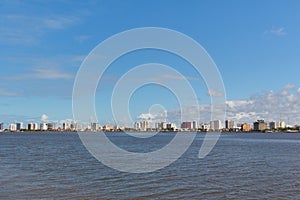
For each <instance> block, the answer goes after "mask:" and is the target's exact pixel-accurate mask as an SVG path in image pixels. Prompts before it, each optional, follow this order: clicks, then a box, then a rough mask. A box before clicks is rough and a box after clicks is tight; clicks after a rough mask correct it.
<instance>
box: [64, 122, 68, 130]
mask: <svg viewBox="0 0 300 200" xmlns="http://www.w3.org/2000/svg"><path fill="white" fill-rule="evenodd" d="M62 129H63V130H64V131H65V130H68V129H69V124H68V123H67V122H63V124H62Z"/></svg>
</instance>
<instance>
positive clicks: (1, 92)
mask: <svg viewBox="0 0 300 200" xmlns="http://www.w3.org/2000/svg"><path fill="white" fill-rule="evenodd" d="M0 96H5V97H15V96H18V93H17V92H14V91H10V90H8V89H4V88H0Z"/></svg>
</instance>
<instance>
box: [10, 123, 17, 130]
mask: <svg viewBox="0 0 300 200" xmlns="http://www.w3.org/2000/svg"><path fill="white" fill-rule="evenodd" d="M8 130H10V131H16V130H17V125H16V124H10V125H9V126H8Z"/></svg>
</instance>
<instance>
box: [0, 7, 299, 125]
mask: <svg viewBox="0 0 300 200" xmlns="http://www.w3.org/2000/svg"><path fill="white" fill-rule="evenodd" d="M0 5H1V6H0V11H1V18H0V24H1V27H2V30H1V32H0V51H1V57H0V59H1V69H2V72H1V75H0V79H1V83H0V84H1V85H0V96H1V99H0V110H1V113H0V122H4V123H13V122H14V120H16V121H15V122H17V121H23V122H24V123H27V122H30V121H38V120H39V121H43V120H49V121H60V119H62V121H70V120H72V118H73V117H72V100H71V96H72V89H73V83H74V80H75V76H76V73H77V71H78V69H79V67H80V65H81V63H82V61H83V60H84V58H85V57H86V56H87V55H88V53H89V52H90V51H91V50H92V49H93V48H94V47H95V46H96V45H98V44H99V43H100V42H102V41H103V40H105V39H106V38H108V37H110V36H112V35H114V34H116V33H119V32H121V31H125V30H128V29H131V28H138V27H147V26H157V27H165V28H170V29H174V30H177V31H180V32H182V33H184V34H186V35H188V36H190V37H192V38H193V39H194V40H196V41H197V42H198V43H200V44H201V45H202V46H203V47H204V48H205V49H206V50H207V52H208V53H209V54H210V56H211V57H212V59H213V60H214V61H215V62H216V64H217V66H218V68H219V70H220V73H221V76H222V78H223V81H224V85H225V88H226V94H218V93H216V92H214V91H207V88H206V86H205V83H204V82H203V80H202V77H201V76H200V75H199V74H196V73H195V71H193V70H192V69H190V68H191V66H190V65H189V64H188V63H186V62H184V61H183V60H181V59H178V58H175V57H174V56H173V55H169V54H166V53H163V52H157V51H143V52H135V53H132V54H129V55H126V56H125V57H122V58H120V59H119V60H118V61H117V62H115V63H113V64H112V67H111V68H110V69H109V70H108V71H107V74H106V75H105V76H104V77H103V80H102V81H101V82H100V85H99V87H98V90H97V94H96V100H97V101H96V108H97V112H98V113H97V114H98V120H99V123H100V124H107V123H110V124H113V117H112V114H111V111H110V107H109V105H110V94H111V91H112V88H113V86H114V84H115V83H116V81H117V79H118V78H120V77H121V76H122V74H124V73H126V71H127V70H129V69H131V68H132V67H134V66H137V65H139V64H143V63H149V62H158V63H165V64H168V65H170V66H172V67H174V68H175V69H177V70H180V72H181V73H182V74H183V75H184V76H185V77H187V79H188V80H189V82H190V83H191V85H192V86H193V88H194V89H195V90H196V91H197V97H198V99H199V106H200V111H201V112H200V115H201V116H200V119H195V120H197V121H209V120H208V119H209V110H210V107H209V103H210V97H211V96H218V95H226V99H227V118H228V119H232V120H234V121H236V122H238V121H241V122H247V123H251V122H253V121H255V120H257V119H269V120H270V121H280V120H282V121H286V122H288V121H290V124H299V123H300V89H299V88H300V83H299V74H300V67H299V66H300V58H299V56H298V54H299V46H300V45H299V41H300V38H299V37H300V27H299V26H298V25H297V24H298V19H299V18H300V13H299V12H298V10H299V8H300V2H298V1H289V3H286V2H283V1H282V2H281V1H257V2H256V3H254V2H240V1H232V2H222V1H220V2H218V3H217V4H216V2H209V1H191V2H190V3H189V4H185V3H183V2H176V1H164V2H160V1H151V2H143V3H142V2H139V1H130V2H129V3H128V2H119V1H101V2H100V1H85V2H73V1H63V2H59V1H58V2H52V1H43V2H39V3H37V2H35V1H24V2H20V1H3V2H1V3H0ZM133 5H138V6H133ZM257 5H259V6H257ZM212 10H213V11H214V12H211V11H212ZM153 13H155V14H153ZM106 19H110V20H106ZM220 19H222V20H220ZM140 78H143V75H141V77H140ZM158 78H164V79H170V80H177V81H178V83H180V81H181V80H180V77H175V76H171V75H170V74H161V77H158ZM133 81H134V80H133ZM153 96H155V98H154V99H153V98H152V97H153ZM154 104H160V105H162V106H163V108H164V109H165V110H163V112H159V113H151V111H150V110H149V108H150V107H151V105H154ZM192 106H195V105H191V107H185V108H184V109H186V110H188V113H189V114H190V118H191V119H187V120H194V118H195V117H194V116H195V113H194V109H193V107H192ZM130 108H131V110H130V112H131V115H132V118H133V121H138V120H145V119H148V118H151V119H153V120H160V119H161V118H166V120H167V121H175V122H177V123H178V122H179V120H178V119H179V117H178V115H179V114H178V113H179V108H178V102H177V101H176V98H175V97H174V95H173V94H172V93H171V92H170V91H167V90H166V89H164V88H158V87H155V86H152V87H151V86H146V87H143V88H141V89H140V90H138V91H137V92H136V93H135V94H134V96H133V98H132V101H131V102H130ZM165 111H167V113H168V116H164V115H163V114H161V113H164V112H165ZM126 124H132V122H129V121H124V124H122V125H126Z"/></svg>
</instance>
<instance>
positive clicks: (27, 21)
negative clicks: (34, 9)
mask: <svg viewBox="0 0 300 200" xmlns="http://www.w3.org/2000/svg"><path fill="white" fill-rule="evenodd" d="M79 21H80V20H79V18H77V17H75V16H63V15H53V16H28V15H15V14H6V15H0V26H1V31H0V43H2V44H25V45H28V44H36V43H38V42H39V40H40V39H41V37H42V36H43V35H44V34H45V33H47V31H49V30H59V29H65V28H67V27H69V26H71V25H74V24H76V23H78V22H79Z"/></svg>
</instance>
